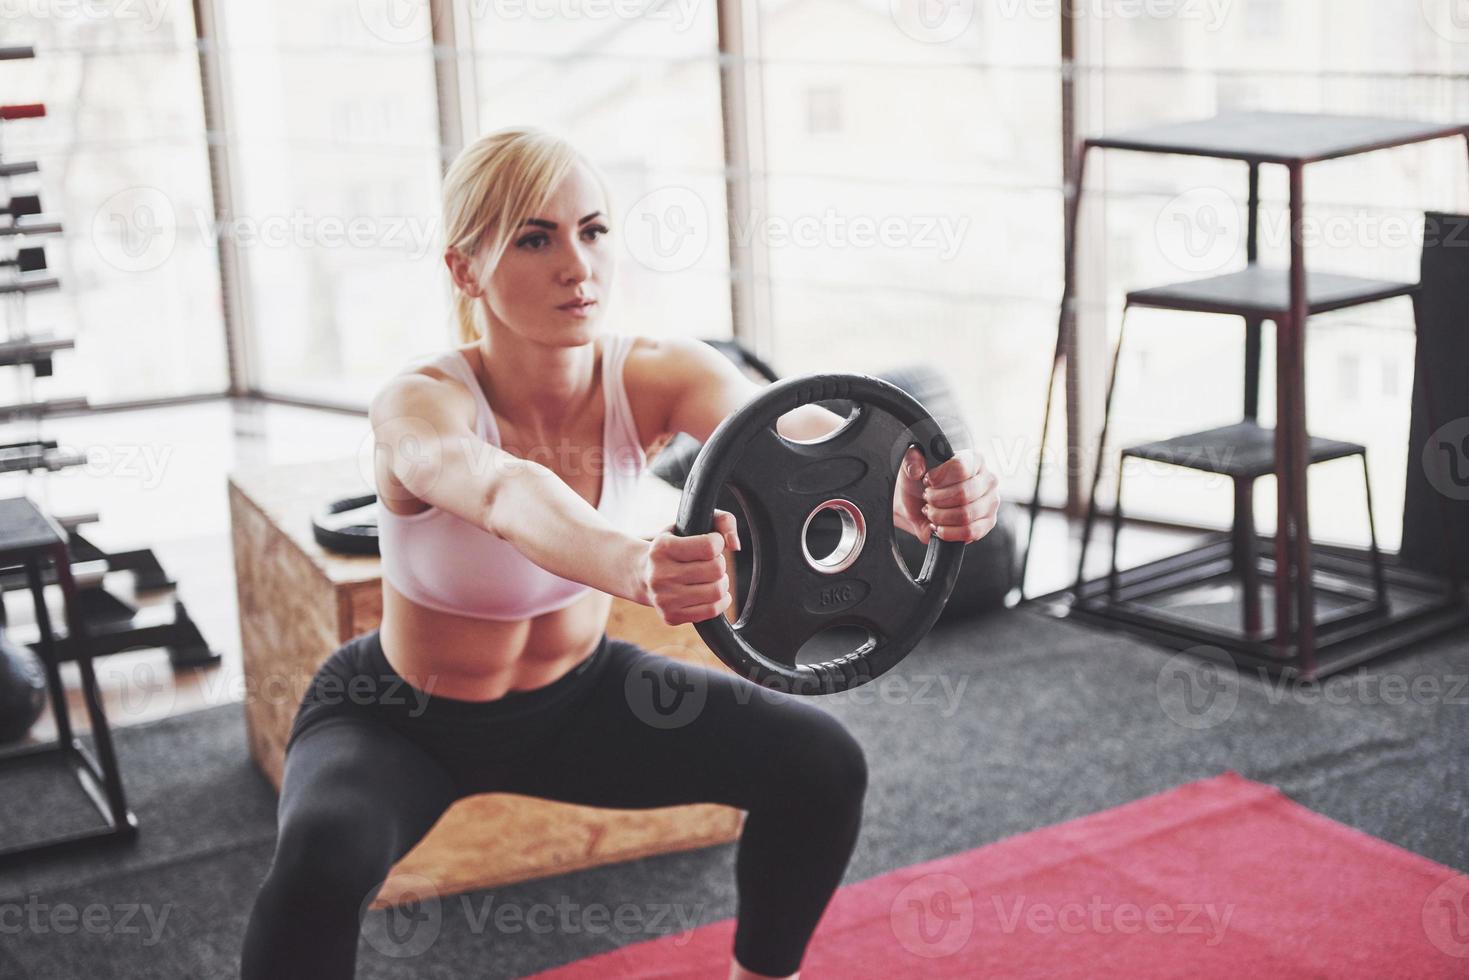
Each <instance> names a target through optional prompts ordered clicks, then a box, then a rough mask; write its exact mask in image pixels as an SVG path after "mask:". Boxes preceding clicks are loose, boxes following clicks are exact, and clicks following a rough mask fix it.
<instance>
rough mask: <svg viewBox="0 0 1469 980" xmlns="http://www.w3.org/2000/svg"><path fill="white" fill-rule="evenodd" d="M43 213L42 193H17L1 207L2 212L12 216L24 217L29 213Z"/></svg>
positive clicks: (0, 212)
mask: <svg viewBox="0 0 1469 980" xmlns="http://www.w3.org/2000/svg"><path fill="white" fill-rule="evenodd" d="M40 213H41V195H39V194H17V195H16V196H15V197H12V198H11V199H10V200H9V201H6V202H5V205H4V206H3V207H0V214H8V215H10V216H11V217H12V218H23V217H25V216H26V215H28V214H40Z"/></svg>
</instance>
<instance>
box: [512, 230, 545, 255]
mask: <svg viewBox="0 0 1469 980" xmlns="http://www.w3.org/2000/svg"><path fill="white" fill-rule="evenodd" d="M546 241H547V239H546V235H545V233H543V232H537V233H536V234H534V235H526V236H525V237H524V238H522V239H521V240H520V241H518V242H516V243H515V244H516V245H517V246H519V247H520V248H527V247H529V246H531V245H535V246H537V248H539V246H541V245H544V244H545V243H546ZM536 250H537V249H536V248H533V249H531V251H533V252H534V251H536Z"/></svg>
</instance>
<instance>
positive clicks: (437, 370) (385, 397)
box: [372, 347, 474, 409]
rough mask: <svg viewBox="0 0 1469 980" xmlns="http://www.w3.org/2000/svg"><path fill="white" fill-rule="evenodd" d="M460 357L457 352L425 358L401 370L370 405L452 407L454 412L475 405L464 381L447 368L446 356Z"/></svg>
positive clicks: (387, 381)
mask: <svg viewBox="0 0 1469 980" xmlns="http://www.w3.org/2000/svg"><path fill="white" fill-rule="evenodd" d="M451 354H452V355H454V356H455V357H460V358H462V357H463V351H462V350H461V349H460V348H457V347H456V348H450V349H449V350H447V351H441V352H439V353H437V354H430V355H424V356H421V357H418V358H415V359H414V360H412V361H410V362H408V363H407V364H405V365H403V366H402V367H400V368H399V369H398V370H397V371H396V372H395V373H394V374H392V375H391V376H389V377H388V379H387V380H386V381H384V382H383V384H382V386H381V387H379V388H378V390H377V392H376V393H375V394H374V395H373V399H372V401H373V404H374V405H378V404H380V403H400V402H402V401H403V400H405V399H408V400H411V401H413V402H416V403H419V404H422V402H423V401H424V400H430V401H436V402H444V401H447V402H449V403H451V404H452V405H453V406H454V408H456V409H458V408H462V407H465V406H469V407H472V406H473V405H474V395H473V393H472V392H470V390H469V389H468V388H467V387H466V386H465V383H464V379H463V378H462V377H461V376H460V375H459V374H458V373H456V372H455V371H454V370H453V369H452V367H451V366H450V363H448V362H449V356H450V355H451Z"/></svg>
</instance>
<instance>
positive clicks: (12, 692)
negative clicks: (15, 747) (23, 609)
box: [0, 628, 46, 743]
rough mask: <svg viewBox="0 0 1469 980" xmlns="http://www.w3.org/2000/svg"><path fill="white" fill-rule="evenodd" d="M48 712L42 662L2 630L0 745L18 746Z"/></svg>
mask: <svg viewBox="0 0 1469 980" xmlns="http://www.w3.org/2000/svg"><path fill="white" fill-rule="evenodd" d="M45 710H46V672H45V670H44V669H43V668H42V666H41V658H40V657H37V656H36V655H35V654H34V653H33V652H31V651H30V650H29V649H27V648H25V647H22V646H17V645H16V644H14V643H12V642H11V641H10V637H9V636H8V635H7V634H6V632H5V630H4V628H0V743H4V742H14V741H18V740H19V739H21V738H24V737H25V734H26V732H28V731H30V730H31V726H32V725H34V724H35V723H36V719H37V718H39V717H41V712H43V711H45Z"/></svg>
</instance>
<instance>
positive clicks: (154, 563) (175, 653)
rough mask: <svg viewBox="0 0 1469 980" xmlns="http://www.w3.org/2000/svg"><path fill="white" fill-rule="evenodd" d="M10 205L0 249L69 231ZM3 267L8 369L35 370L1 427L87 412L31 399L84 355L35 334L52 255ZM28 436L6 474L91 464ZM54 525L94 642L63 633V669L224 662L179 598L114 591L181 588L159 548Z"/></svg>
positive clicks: (20, 203) (8, 574)
mask: <svg viewBox="0 0 1469 980" xmlns="http://www.w3.org/2000/svg"><path fill="white" fill-rule="evenodd" d="M9 108H10V109H11V110H13V111H12V112H11V114H10V115H8V116H7V115H5V114H4V112H0V118H16V119H19V118H28V117H34V116H40V115H44V114H45V109H44V106H40V105H35V106H20V107H14V106H13V107H9ZM38 170H39V167H38V165H37V164H36V163H35V161H25V162H19V163H8V162H4V161H0V179H4V180H8V179H9V178H11V177H14V176H17V175H20V174H30V173H36V172H38ZM7 196H8V198H9V199H8V202H7V203H6V204H4V205H3V207H0V216H4V215H8V216H10V218H11V219H12V220H10V221H9V222H5V223H0V240H3V239H4V238H6V237H10V236H27V237H33V236H39V235H48V234H57V233H60V231H61V223H60V222H59V221H56V220H55V219H53V218H52V217H50V216H47V215H44V214H41V213H40V212H41V199H40V196H39V195H37V194H34V193H29V194H9V195H7ZM0 265H3V266H6V267H9V268H12V269H14V270H15V274H13V275H9V276H7V277H5V278H3V279H0V294H6V295H8V299H7V300H6V313H7V315H6V324H5V327H6V329H5V333H4V336H3V338H0V367H18V368H26V369H29V370H28V372H26V373H24V374H23V375H22V378H21V391H22V394H23V395H24V396H26V398H27V400H25V401H22V402H21V403H19V404H13V405H0V423H6V422H16V421H19V420H24V419H38V418H41V417H43V416H46V415H49V414H53V413H59V412H74V411H80V410H84V409H86V408H87V407H88V404H87V399H86V398H85V397H68V398H51V399H45V398H35V397H33V395H32V386H31V384H30V382H31V379H33V378H45V377H50V376H51V375H52V373H53V357H54V355H55V354H56V352H57V351H62V350H69V349H71V348H73V347H74V346H75V342H74V340H72V339H71V338H65V337H57V336H55V335H54V334H51V333H49V332H35V333H32V332H30V331H29V330H27V329H26V322H25V321H26V316H25V306H24V303H25V300H26V296H27V294H29V293H31V292H35V291H37V290H41V289H53V288H56V287H57V286H59V284H60V283H59V280H57V279H56V277H54V276H52V275H50V274H48V273H47V271H46V269H47V263H46V253H45V250H44V248H42V247H40V246H27V247H23V248H18V249H16V250H15V252H14V254H12V255H10V256H8V257H6V258H3V259H0ZM25 435H26V436H27V438H20V439H17V438H16V436H10V440H11V441H8V442H6V443H4V444H0V473H12V472H30V471H35V470H41V471H45V472H54V471H56V470H60V469H65V468H67V467H71V466H77V465H80V464H82V463H84V462H86V457H85V456H84V454H82V453H80V452H77V451H75V450H71V449H62V448H60V447H59V446H58V445H57V443H56V442H55V441H54V440H47V439H44V438H42V437H41V435H40V433H39V432H37V431H35V427H34V426H32V431H31V432H28V433H26V434H25ZM55 520H56V523H57V524H58V525H59V526H60V527H61V528H62V529H63V530H64V531H65V533H66V535H67V537H66V543H67V548H68V554H69V555H70V560H71V564H72V566H74V567H75V572H74V575H75V578H76V579H77V580H78V582H77V585H78V588H77V590H76V594H75V596H74V597H73V599H72V604H73V605H74V607H75V609H76V611H77V614H78V618H79V619H80V621H81V622H82V623H83V624H84V625H85V626H86V635H85V637H82V636H81V635H73V634H72V632H71V631H70V630H68V631H66V632H65V633H58V635H57V636H56V637H55V638H54V642H53V643H52V648H53V655H54V657H55V659H56V661H57V662H65V661H73V660H74V661H78V662H80V661H81V660H82V658H83V657H88V656H90V657H100V656H104V655H106V654H111V653H118V652H121V651H123V650H131V649H137V648H140V647H163V648H165V649H167V651H168V655H169V659H170V661H171V662H172V664H173V666H174V667H176V668H177V667H194V666H205V665H212V664H216V663H218V662H219V659H220V656H219V654H218V653H217V652H215V651H213V650H211V649H209V645H208V644H207V643H206V642H205V640H204V637H203V636H202V635H201V634H200V633H199V629H198V627H197V626H196V625H195V624H194V622H193V621H192V620H191V619H190V618H189V615H188V611H187V610H186V609H185V608H184V605H183V603H182V602H180V601H179V600H178V598H177V597H176V596H175V597H174V599H173V602H172V603H171V604H156V605H152V606H148V607H145V608H140V607H139V606H138V605H136V604H135V603H134V602H131V601H128V600H126V599H124V598H122V597H120V596H119V595H116V594H114V593H113V592H112V591H109V587H108V574H109V573H111V572H118V571H128V572H131V573H132V582H133V593H134V594H135V595H136V594H138V593H145V592H152V591H160V590H164V589H173V588H174V582H173V581H172V580H171V579H170V578H169V576H168V574H167V573H166V572H165V571H164V570H163V567H162V566H161V565H160V564H159V562H158V559H157V557H156V556H155V555H154V554H153V552H152V551H151V550H150V549H147V548H140V549H135V550H130V551H116V552H107V551H103V550H102V549H100V548H98V547H96V546H95V545H94V544H93V543H92V542H91V541H89V540H87V538H86V537H85V536H84V535H83V534H82V533H81V531H80V530H79V528H80V527H81V526H82V525H84V524H92V523H96V522H97V520H98V515H96V514H76V515H70V516H61V517H57V518H56V519H55ZM0 530H3V529H0ZM38 574H39V575H40V576H41V582H42V585H43V586H44V585H50V584H57V583H58V582H59V578H58V576H57V575H56V573H55V571H54V570H52V569H50V568H42V569H41V571H40V572H39V573H38ZM23 584H24V578H23V573H21V572H20V571H18V570H0V588H15V587H20V586H22V585H23Z"/></svg>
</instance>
